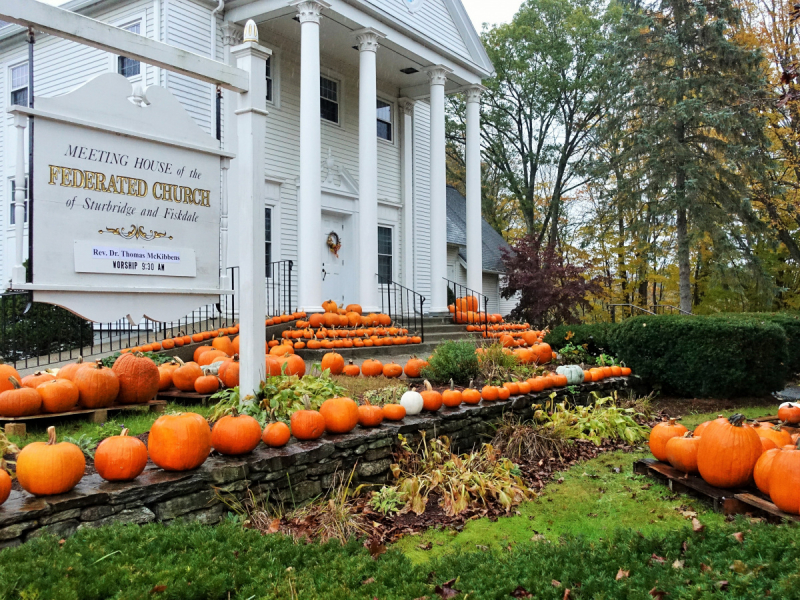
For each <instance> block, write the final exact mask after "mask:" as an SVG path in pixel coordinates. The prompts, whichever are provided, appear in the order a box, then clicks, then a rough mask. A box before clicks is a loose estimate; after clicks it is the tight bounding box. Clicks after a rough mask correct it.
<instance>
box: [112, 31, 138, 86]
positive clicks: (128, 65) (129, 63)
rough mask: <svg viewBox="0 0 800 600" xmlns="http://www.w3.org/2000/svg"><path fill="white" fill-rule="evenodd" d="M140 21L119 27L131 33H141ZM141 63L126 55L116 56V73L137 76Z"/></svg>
mask: <svg viewBox="0 0 800 600" xmlns="http://www.w3.org/2000/svg"><path fill="white" fill-rule="evenodd" d="M141 26H142V23H141V21H137V22H136V23H131V24H130V25H123V26H122V27H120V29H124V30H125V31H130V32H131V33H136V34H140V33H141ZM140 68H141V63H140V62H139V61H138V60H134V59H132V58H128V57H127V56H118V57H117V73H119V74H120V75H124V76H125V77H138V76H139V73H140Z"/></svg>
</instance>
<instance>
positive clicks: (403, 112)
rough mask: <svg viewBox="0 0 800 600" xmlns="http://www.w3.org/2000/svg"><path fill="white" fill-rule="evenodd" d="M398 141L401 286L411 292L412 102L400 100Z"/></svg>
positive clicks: (412, 240) (412, 272) (412, 237)
mask: <svg viewBox="0 0 800 600" xmlns="http://www.w3.org/2000/svg"><path fill="white" fill-rule="evenodd" d="M397 105H398V106H399V107H400V127H401V131H400V140H401V143H402V145H403V149H402V154H401V155H400V167H401V171H402V178H403V179H402V181H403V285H404V286H406V287H407V288H408V289H410V290H413V289H414V286H415V283H414V138H413V135H414V130H413V126H414V125H413V123H414V122H413V119H414V101H413V100H411V99H410V98H400V99H399V100H398V101H397Z"/></svg>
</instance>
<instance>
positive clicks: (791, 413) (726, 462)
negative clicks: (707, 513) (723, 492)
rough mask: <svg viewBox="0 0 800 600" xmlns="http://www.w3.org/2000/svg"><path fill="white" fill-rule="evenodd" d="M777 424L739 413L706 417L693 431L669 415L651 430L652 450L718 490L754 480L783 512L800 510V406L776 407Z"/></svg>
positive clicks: (790, 404) (654, 453) (746, 483)
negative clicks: (749, 420) (793, 430)
mask: <svg viewBox="0 0 800 600" xmlns="http://www.w3.org/2000/svg"><path fill="white" fill-rule="evenodd" d="M778 418H779V419H780V420H781V421H782V422H783V423H779V424H778V425H774V426H773V425H772V424H769V423H759V422H754V423H753V424H752V425H751V424H748V423H747V422H746V419H745V417H744V416H743V415H741V414H735V415H732V416H731V417H729V418H725V417H723V416H721V415H720V417H719V418H717V419H714V420H712V421H706V422H704V423H701V424H700V425H698V426H697V427H696V428H695V430H694V432H691V431H689V430H688V429H687V428H686V427H685V426H683V425H681V424H680V423H677V422H676V421H675V419H670V420H669V421H665V422H663V423H659V424H658V425H656V426H655V427H653V429H652V431H651V432H650V451H651V452H652V453H653V456H655V457H656V458H657V459H658V460H660V461H663V462H668V463H669V464H670V465H672V466H673V467H674V468H675V469H677V470H679V471H682V472H684V473H691V474H699V475H700V477H702V478H703V479H704V480H705V481H706V482H707V483H709V484H710V485H713V486H716V487H719V488H736V487H741V486H746V485H749V484H751V483H755V485H756V487H757V488H758V489H759V490H760V491H761V492H762V493H764V494H766V495H767V496H769V497H770V499H771V500H772V502H773V503H774V504H775V505H776V506H777V507H778V508H779V509H781V510H782V511H784V512H786V513H790V514H795V515H796V514H800V492H798V490H800V433H794V434H792V433H790V432H789V431H787V430H786V428H785V424H791V425H797V424H800V404H796V403H791V402H786V403H784V404H781V406H780V407H779V409H778Z"/></svg>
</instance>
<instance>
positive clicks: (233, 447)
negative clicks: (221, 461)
mask: <svg viewBox="0 0 800 600" xmlns="http://www.w3.org/2000/svg"><path fill="white" fill-rule="evenodd" d="M260 441H261V425H259V424H258V421H256V420H255V419H254V418H253V417H251V416H250V415H236V414H235V413H234V414H233V415H226V416H224V417H222V418H221V419H220V420H219V421H217V422H216V423H214V428H213V429H212V430H211V445H212V446H213V448H214V450H216V451H217V452H219V453H220V454H227V455H232V456H238V455H240V454H247V453H248V452H252V451H253V449H254V448H255V447H256V446H258V443H259V442H260Z"/></svg>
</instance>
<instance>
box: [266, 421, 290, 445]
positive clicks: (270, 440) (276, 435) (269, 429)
mask: <svg viewBox="0 0 800 600" xmlns="http://www.w3.org/2000/svg"><path fill="white" fill-rule="evenodd" d="M290 437H292V432H291V431H290V430H289V426H288V425H287V424H286V423H284V422H282V421H275V422H274V423H267V426H266V427H265V428H264V433H263V434H261V441H262V442H264V443H265V444H266V445H267V446H269V447H270V448H280V447H281V446H285V445H286V444H287V443H288V442H289V438H290Z"/></svg>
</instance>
